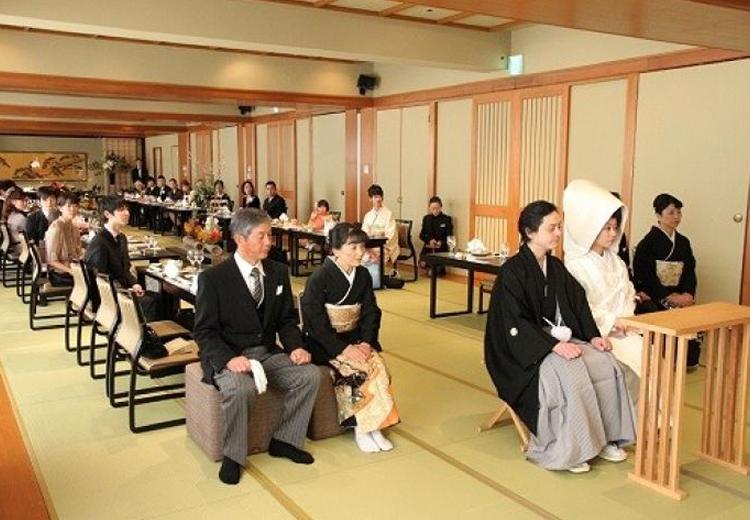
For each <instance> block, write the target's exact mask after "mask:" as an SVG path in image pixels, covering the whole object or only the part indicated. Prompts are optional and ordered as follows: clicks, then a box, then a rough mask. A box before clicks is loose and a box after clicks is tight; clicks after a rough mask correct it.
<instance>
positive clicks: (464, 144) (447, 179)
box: [436, 99, 472, 247]
mask: <svg viewBox="0 0 750 520" xmlns="http://www.w3.org/2000/svg"><path fill="white" fill-rule="evenodd" d="M471 112H472V101H471V100H470V99H460V100H457V101H443V102H440V103H438V105H437V121H438V127H437V186H436V192H437V195H438V196H440V198H441V199H442V200H443V211H445V213H446V214H447V215H450V216H451V217H453V231H454V234H455V235H456V239H457V240H458V243H459V244H461V247H463V246H464V245H465V244H466V243H467V242H468V241H469V240H470V237H469V209H470V208H469V204H470V201H469V196H470V193H471V192H470V184H471V182H470V180H471V117H472V115H471Z"/></svg>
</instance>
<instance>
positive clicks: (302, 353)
mask: <svg viewBox="0 0 750 520" xmlns="http://www.w3.org/2000/svg"><path fill="white" fill-rule="evenodd" d="M289 359H291V360H292V363H294V364H295V365H306V364H307V363H309V362H310V360H311V359H312V357H311V356H310V353H309V352H308V351H307V350H305V349H303V348H296V349H294V350H292V352H291V354H289Z"/></svg>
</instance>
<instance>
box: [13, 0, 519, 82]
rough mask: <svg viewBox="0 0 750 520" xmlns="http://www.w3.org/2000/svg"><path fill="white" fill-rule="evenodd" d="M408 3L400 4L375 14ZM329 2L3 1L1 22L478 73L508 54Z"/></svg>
mask: <svg viewBox="0 0 750 520" xmlns="http://www.w3.org/2000/svg"><path fill="white" fill-rule="evenodd" d="M308 5H309V6H310V7H311V8H315V7H314V5H313V4H312V3H309V2H308ZM413 5H416V4H414V3H413V2H404V3H400V4H398V5H397V6H395V7H394V8H393V9H386V10H384V11H382V12H381V13H380V14H389V13H397V12H399V11H401V10H404V9H407V8H409V7H411V6H413ZM334 7H335V6H334V5H330V6H329V7H326V8H315V16H314V17H311V16H310V12H309V11H307V10H305V9H301V8H300V7H299V4H297V3H294V4H288V3H279V2H263V1H252V2H246V1H238V0H211V2H206V1H205V0H160V1H159V2H157V3H155V2H153V1H152V0H130V1H128V2H122V1H118V0H66V1H65V2H64V3H60V2H48V1H43V0H39V1H30V0H2V9H1V10H0V25H5V26H13V27H20V28H24V27H31V28H32V29H33V30H39V31H53V32H65V33H74V34H77V35H81V34H87V35H90V36H92V37H93V36H95V35H98V37H99V39H110V40H112V39H115V41H117V40H119V39H125V40H126V41H138V42H153V43H157V42H161V44H160V45H165V46H166V45H171V46H175V45H181V46H190V48H192V47H193V46H197V48H201V49H210V50H214V49H216V50H219V49H221V50H227V51H234V50H236V51H252V52H259V53H270V54H273V55H287V56H314V57H316V58H328V59H337V60H349V61H355V62H383V63H397V64H404V65H408V64H412V65H421V66H431V67H441V68H453V69H464V70H477V71H491V70H499V69H501V68H502V67H501V63H500V62H501V60H500V59H499V56H504V55H507V52H508V47H509V43H508V41H506V39H502V38H497V37H495V36H494V35H490V34H487V32H486V31H481V30H477V31H462V30H455V29H454V28H452V27H445V26H440V25H438V24H436V23H432V24H403V23H393V21H392V20H389V19H387V17H386V16H356V15H354V14H345V13H341V12H335V11H334V10H333V8H334ZM467 10H470V9H467ZM177 12H178V13H179V16H175V15H174V13H177ZM376 14H377V13H376ZM279 28H283V30H280V29H279ZM400 42H409V44H408V45H401V44H400ZM3 52H5V50H4V49H3Z"/></svg>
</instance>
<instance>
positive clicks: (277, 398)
mask: <svg viewBox="0 0 750 520" xmlns="http://www.w3.org/2000/svg"><path fill="white" fill-rule="evenodd" d="M320 375H321V378H320V390H319V391H318V398H317V400H316V401H315V407H314V408H313V412H312V416H311V417H310V425H309V427H308V431H307V436H308V437H309V438H310V439H312V440H320V439H326V438H328V437H335V436H336V435H340V434H341V433H343V432H344V428H342V427H341V426H340V425H339V421H338V411H337V408H336V398H335V396H334V393H333V381H332V379H331V376H330V369H329V368H327V367H320ZM202 379H203V370H202V369H201V365H200V363H192V364H190V365H188V366H187V367H186V368H185V403H186V406H185V408H186V410H185V416H186V419H187V423H186V425H187V431H188V435H189V436H190V438H191V439H193V441H195V443H196V444H198V446H200V447H201V449H202V450H203V451H204V452H206V455H208V456H209V458H211V460H214V461H219V460H221V459H222V457H223V454H222V446H223V440H222V435H223V429H224V424H223V421H224V419H223V417H222V415H221V394H220V393H219V391H218V390H217V389H216V388H215V387H214V386H213V385H209V384H206V383H204V382H203V381H202ZM284 394H285V393H284V392H283V391H281V390H277V389H275V388H271V387H270V386H269V387H268V390H267V391H266V392H265V393H263V394H261V395H259V396H258V397H257V398H256V400H255V403H254V405H253V410H252V413H251V414H250V417H249V428H248V445H247V446H248V455H251V454H253V453H261V452H264V451H267V450H268V444H269V443H270V442H271V436H272V435H273V432H274V430H275V429H276V427H277V426H278V424H279V420H280V419H281V411H282V407H283V405H284Z"/></svg>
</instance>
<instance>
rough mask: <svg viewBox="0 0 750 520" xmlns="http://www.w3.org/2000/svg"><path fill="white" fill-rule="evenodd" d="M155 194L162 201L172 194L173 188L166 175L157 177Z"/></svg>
mask: <svg viewBox="0 0 750 520" xmlns="http://www.w3.org/2000/svg"><path fill="white" fill-rule="evenodd" d="M153 194H154V196H155V197H156V198H157V199H159V200H161V201H165V200H166V199H167V198H170V197H171V196H172V189H171V188H170V187H169V186H167V179H165V178H164V175H159V176H158V177H157V178H156V188H154V192H153Z"/></svg>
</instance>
